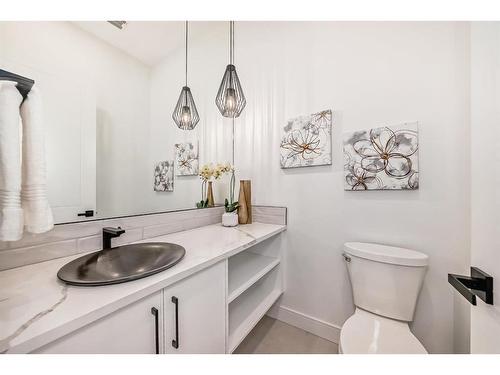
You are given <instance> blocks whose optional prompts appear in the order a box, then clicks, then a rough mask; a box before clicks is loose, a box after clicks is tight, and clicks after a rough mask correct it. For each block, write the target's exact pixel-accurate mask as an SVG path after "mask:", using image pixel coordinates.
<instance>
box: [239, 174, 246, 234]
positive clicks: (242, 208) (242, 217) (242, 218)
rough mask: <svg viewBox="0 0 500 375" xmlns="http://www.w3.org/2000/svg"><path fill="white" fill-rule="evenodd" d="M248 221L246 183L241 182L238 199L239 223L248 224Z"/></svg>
mask: <svg viewBox="0 0 500 375" xmlns="http://www.w3.org/2000/svg"><path fill="white" fill-rule="evenodd" d="M247 221H248V211H247V202H246V198H245V187H244V181H243V180H241V181H240V195H239V197H238V223H240V224H246V223H247Z"/></svg>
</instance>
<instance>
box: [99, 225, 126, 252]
mask: <svg viewBox="0 0 500 375" xmlns="http://www.w3.org/2000/svg"><path fill="white" fill-rule="evenodd" d="M123 233H125V229H122V228H121V227H118V228H113V227H106V228H102V249H103V250H106V249H111V239H112V238H114V237H120V236H121V235H122V234H123Z"/></svg>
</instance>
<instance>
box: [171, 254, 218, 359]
mask: <svg viewBox="0 0 500 375" xmlns="http://www.w3.org/2000/svg"><path fill="white" fill-rule="evenodd" d="M163 298H164V301H163V306H164V323H165V344H164V345H165V352H166V353H174V354H182V353H186V354H187V353H190V354H205V353H220V354H223V353H225V351H226V344H225V336H226V335H225V332H226V261H222V262H219V263H217V264H215V265H213V266H211V267H209V268H207V269H205V270H203V271H200V272H198V273H196V274H195V275H193V276H191V277H188V278H186V279H183V280H181V281H179V282H177V283H175V284H173V285H172V286H170V287H168V288H165V289H164V290H163Z"/></svg>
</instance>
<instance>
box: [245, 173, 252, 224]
mask: <svg viewBox="0 0 500 375" xmlns="http://www.w3.org/2000/svg"><path fill="white" fill-rule="evenodd" d="M243 191H244V192H245V202H246V205H247V215H248V220H247V224H252V181H250V180H243Z"/></svg>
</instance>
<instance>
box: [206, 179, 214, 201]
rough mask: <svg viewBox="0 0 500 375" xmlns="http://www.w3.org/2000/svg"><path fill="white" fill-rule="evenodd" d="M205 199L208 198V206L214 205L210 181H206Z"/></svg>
mask: <svg viewBox="0 0 500 375" xmlns="http://www.w3.org/2000/svg"><path fill="white" fill-rule="evenodd" d="M207 200H208V204H207V206H208V207H213V206H215V203H214V192H213V189H212V181H208V190H207Z"/></svg>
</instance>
